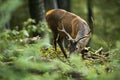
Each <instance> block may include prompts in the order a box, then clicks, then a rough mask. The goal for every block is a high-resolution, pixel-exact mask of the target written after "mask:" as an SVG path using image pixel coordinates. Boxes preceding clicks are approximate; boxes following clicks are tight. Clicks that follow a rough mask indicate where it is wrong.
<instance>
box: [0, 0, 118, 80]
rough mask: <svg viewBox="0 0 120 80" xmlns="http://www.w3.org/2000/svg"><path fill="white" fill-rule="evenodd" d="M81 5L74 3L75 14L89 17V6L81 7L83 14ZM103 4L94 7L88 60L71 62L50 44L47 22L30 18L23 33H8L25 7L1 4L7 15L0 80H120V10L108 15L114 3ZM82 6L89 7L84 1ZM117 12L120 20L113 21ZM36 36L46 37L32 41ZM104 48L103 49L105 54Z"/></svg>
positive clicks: (9, 1) (13, 1) (16, 2)
mask: <svg viewBox="0 0 120 80" xmlns="http://www.w3.org/2000/svg"><path fill="white" fill-rule="evenodd" d="M77 1H78V0H76V1H74V0H73V2H74V4H73V6H74V7H75V8H74V9H73V8H72V10H73V11H74V12H76V14H77V13H78V14H79V15H80V14H82V13H80V12H84V13H85V14H86V13H87V12H86V10H85V9H84V8H85V7H86V6H82V5H81V6H82V7H83V8H82V10H81V11H80V12H79V10H78V9H77V8H78V7H77V6H79V4H77V3H78V2H79V1H78V2H77ZM102 1H103V0H102ZM102 1H99V2H100V3H98V2H95V3H94V4H96V5H95V7H94V12H95V14H94V15H95V25H94V26H95V27H94V33H93V38H92V40H91V44H90V46H91V48H90V50H89V52H88V53H87V54H86V55H84V58H83V57H82V54H75V55H73V56H71V58H69V59H65V58H64V56H63V54H61V51H60V49H59V48H57V52H55V51H54V48H53V46H52V45H51V44H50V38H51V37H50V36H51V35H50V31H49V29H48V28H47V25H46V23H44V22H40V23H38V24H37V25H34V23H35V21H34V20H33V19H30V18H29V19H28V20H27V21H23V23H22V29H21V30H18V27H19V26H15V29H13V30H9V29H4V26H5V24H6V23H7V22H9V20H10V17H11V14H12V12H13V11H15V10H16V9H17V8H18V7H19V6H20V5H21V4H22V0H6V1H5V2H4V3H1V1H0V13H4V16H2V17H1V16H0V18H1V19H0V31H1V33H0V80H118V79H120V76H119V75H120V72H119V71H120V54H119V53H120V41H119V40H118V39H119V37H117V36H119V27H118V26H119V24H117V23H118V21H120V20H119V19H120V18H117V17H119V15H118V13H119V11H118V10H117V9H119V8H117V9H113V8H110V9H111V10H110V11H109V10H108V11H106V10H107V9H108V8H107V7H108V6H107V5H112V4H113V5H114V3H112V2H109V4H107V5H104V6H101V5H100V4H102V3H104V2H102ZM105 1H106V0H105ZM110 1H112V0H110ZM80 2H82V3H84V4H83V5H85V2H84V1H82V0H81V1H80ZM113 2H114V1H113ZM82 3H81V4H82ZM110 3H111V4H110ZM98 4H99V5H98ZM11 5H12V6H11ZM105 6H106V7H105ZM116 6H117V5H114V6H113V7H116ZM104 7H105V8H104ZM111 7H112V6H111ZM103 8H104V10H103ZM114 10H115V11H114ZM104 11H106V12H104ZM117 11H118V12H117ZM103 12H104V13H103ZM113 12H116V16H114V17H112V18H111V15H114V13H113ZM84 13H83V14H84ZM83 14H82V15H83ZM97 14H99V15H97ZM107 14H109V15H107ZM0 15H1V14H0ZM83 16H85V15H83ZM103 17H105V19H104V18H103ZM104 21H106V22H104ZM35 32H37V33H40V34H42V35H43V36H42V37H41V36H40V37H39V36H37V37H32V38H30V36H33V35H32V34H33V33H35ZM100 47H103V51H102V48H100ZM100 49H101V50H100Z"/></svg>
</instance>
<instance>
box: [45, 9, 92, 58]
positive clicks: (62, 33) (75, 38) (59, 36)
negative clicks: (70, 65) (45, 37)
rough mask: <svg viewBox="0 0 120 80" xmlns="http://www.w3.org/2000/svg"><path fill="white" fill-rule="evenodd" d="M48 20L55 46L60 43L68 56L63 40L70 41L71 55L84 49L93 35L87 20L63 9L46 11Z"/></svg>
mask: <svg viewBox="0 0 120 80" xmlns="http://www.w3.org/2000/svg"><path fill="white" fill-rule="evenodd" d="M46 21H47V23H48V26H49V28H50V29H51V30H52V32H53V36H54V47H55V50H56V43H58V45H59V47H60V49H61V51H62V53H63V54H64V56H65V57H66V58H67V54H66V51H65V49H64V47H63V41H64V40H65V39H66V40H68V41H69V52H70V53H69V56H70V55H71V54H72V53H73V52H75V51H82V50H83V49H84V48H85V47H86V45H87V44H88V42H89V40H90V36H91V32H90V28H89V26H88V24H87V23H86V21H85V20H83V19H82V18H80V17H79V16H77V15H75V14H73V13H71V12H67V11H65V10H63V9H52V10H49V11H48V12H47V13H46Z"/></svg>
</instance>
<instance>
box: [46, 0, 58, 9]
mask: <svg viewBox="0 0 120 80" xmlns="http://www.w3.org/2000/svg"><path fill="white" fill-rule="evenodd" d="M44 3H45V10H46V11H48V10H50V9H54V8H58V5H57V0H44Z"/></svg>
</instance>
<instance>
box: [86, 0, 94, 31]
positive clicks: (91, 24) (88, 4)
mask: <svg viewBox="0 0 120 80" xmlns="http://www.w3.org/2000/svg"><path fill="white" fill-rule="evenodd" d="M87 7H88V24H89V26H90V28H91V31H92V32H93V11H92V0H87Z"/></svg>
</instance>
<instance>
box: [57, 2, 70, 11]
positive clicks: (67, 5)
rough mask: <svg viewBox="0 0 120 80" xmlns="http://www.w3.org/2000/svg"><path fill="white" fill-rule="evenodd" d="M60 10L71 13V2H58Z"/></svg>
mask: <svg viewBox="0 0 120 80" xmlns="http://www.w3.org/2000/svg"><path fill="white" fill-rule="evenodd" d="M57 3H58V8H61V9H65V10H67V11H70V6H71V5H70V4H71V0H57Z"/></svg>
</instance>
